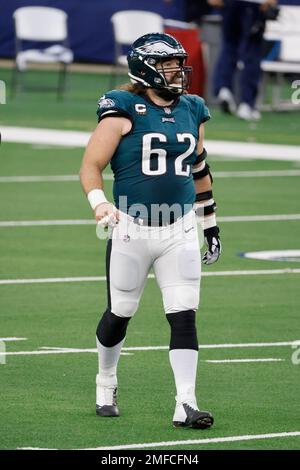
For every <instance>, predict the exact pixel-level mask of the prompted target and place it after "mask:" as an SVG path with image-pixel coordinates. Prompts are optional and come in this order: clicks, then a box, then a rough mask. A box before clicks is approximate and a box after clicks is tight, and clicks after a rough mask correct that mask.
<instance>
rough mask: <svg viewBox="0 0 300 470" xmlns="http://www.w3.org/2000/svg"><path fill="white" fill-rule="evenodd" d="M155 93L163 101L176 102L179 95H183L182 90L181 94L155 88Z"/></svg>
mask: <svg viewBox="0 0 300 470" xmlns="http://www.w3.org/2000/svg"><path fill="white" fill-rule="evenodd" d="M153 91H154V93H155V94H156V95H157V96H159V97H160V98H162V99H163V100H165V101H172V100H173V101H174V100H175V99H176V98H177V97H178V96H179V95H181V93H182V91H181V90H180V92H177V93H176V91H175V92H173V91H170V90H168V89H166V88H161V89H159V88H154V89H153Z"/></svg>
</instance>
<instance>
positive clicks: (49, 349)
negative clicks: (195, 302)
mask: <svg viewBox="0 0 300 470" xmlns="http://www.w3.org/2000/svg"><path fill="white" fill-rule="evenodd" d="M283 346H290V347H291V346H292V347H297V346H300V340H293V341H278V342H265V343H224V344H199V349H235V348H240V349H245V348H265V347H283ZM168 349H169V346H129V347H124V348H122V354H123V355H125V356H126V355H132V353H133V352H140V351H143V352H145V351H167V350H168ZM82 353H83V354H84V353H94V354H96V353H97V348H63V347H56V346H43V347H40V348H39V349H38V350H36V351H10V352H6V353H4V352H3V353H0V355H6V356H41V355H49V354H82ZM284 360H285V359H281V358H249V359H248V358H246V359H214V360H212V359H207V360H201V361H202V362H208V363H216V364H217V363H220V364H221V363H239V362H280V361H284Z"/></svg>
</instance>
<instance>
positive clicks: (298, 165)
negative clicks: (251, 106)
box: [0, 0, 300, 450]
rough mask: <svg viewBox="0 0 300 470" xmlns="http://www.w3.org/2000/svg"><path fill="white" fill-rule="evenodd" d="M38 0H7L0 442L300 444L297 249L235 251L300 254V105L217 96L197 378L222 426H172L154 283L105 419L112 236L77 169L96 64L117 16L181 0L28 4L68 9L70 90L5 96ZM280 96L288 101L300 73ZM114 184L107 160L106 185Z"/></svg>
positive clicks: (105, 84) (3, 25)
mask: <svg viewBox="0 0 300 470" xmlns="http://www.w3.org/2000/svg"><path fill="white" fill-rule="evenodd" d="M289 3H291V2H289ZM28 4H29V3H28V2H25V1H12V2H9V3H7V2H4V1H1V2H0V7H1V8H0V9H1V18H0V31H1V32H0V57H1V58H2V59H0V67H1V68H0V80H2V81H4V82H5V83H6V85H7V102H6V104H5V105H0V132H1V134H2V144H1V147H0V193H1V197H0V255H1V263H0V340H1V343H0V344H1V348H2V351H3V350H5V351H6V353H7V354H6V356H5V357H4V356H3V355H2V356H0V357H1V361H0V362H1V363H0V389H1V402H0V414H1V421H2V432H1V437H0V448H1V449H16V448H28V447H31V448H58V449H69V448H70V449H79V448H102V447H105V448H107V447H109V448H120V449H127V448H142V449H143V448H147V446H148V448H149V449H173V450H181V449H185V450H192V449H195V450H202V449H299V448H300V440H299V436H300V427H299V419H298V416H297V409H298V400H299V374H300V364H299V357H300V354H299V353H298V349H297V345H296V344H295V341H296V340H299V339H300V335H299V306H300V294H299V273H300V259H299V257H298V258H295V259H294V260H291V259H290V260H287V261H285V260H283V259H281V260H280V261H272V260H265V261H262V260H257V259H246V258H243V257H241V256H240V253H243V252H250V251H262V250H279V251H282V250H299V249H300V247H299V239H300V225H299V224H300V222H299V220H300V208H299V187H300V186H299V176H300V132H299V127H300V126H299V123H300V120H299V118H300V111H299V110H297V109H296V110H293V111H290V112H264V113H263V118H262V120H261V121H260V122H258V123H253V122H243V121H240V120H238V119H237V118H235V117H227V116H225V117H224V115H222V114H221V113H220V112H219V110H218V109H217V108H216V107H214V106H212V107H211V111H212V116H213V119H212V120H211V121H210V123H208V124H207V125H206V141H207V144H206V147H207V150H208V153H209V159H210V161H211V167H212V170H213V172H214V175H215V182H214V193H215V197H216V200H217V202H218V207H219V209H218V218H219V224H220V227H221V235H222V241H223V247H224V251H223V255H222V258H221V259H220V260H219V262H218V263H217V264H216V265H213V266H211V267H209V268H208V267H206V268H204V269H203V271H204V276H203V279H202V294H201V295H202V303H201V308H200V310H199V314H198V319H197V322H198V323H197V326H198V332H199V342H200V362H199V379H198V381H199V383H198V389H199V403H200V405H201V407H203V408H204V409H206V408H208V409H212V410H213V412H214V415H215V417H216V423H215V426H214V427H213V428H212V429H211V430H209V431H203V432H201V433H199V432H198V431H192V430H191V431H190V432H186V431H183V430H175V429H172V427H171V422H170V421H171V416H172V412H173V407H174V396H173V395H174V390H173V382H172V380H173V379H172V376H171V370H170V367H169V364H168V354H167V345H168V336H169V330H168V325H167V324H166V321H165V318H164V315H163V311H162V303H161V299H160V294H159V291H158V288H157V286H156V283H155V280H153V279H152V278H151V279H150V280H149V282H148V284H147V287H146V289H145V293H144V295H143V299H142V303H141V306H140V308H139V311H138V312H137V315H136V317H135V319H134V320H133V322H132V324H131V325H130V328H129V333H128V337H127V340H126V344H125V349H124V355H123V356H122V357H121V364H120V376H119V384H120V408H121V410H122V417H120V418H119V419H118V420H111V421H108V422H107V421H105V422H103V421H101V420H99V419H98V418H97V417H96V416H95V414H94V398H95V397H94V394H95V385H94V379H95V373H96V367H97V358H96V353H95V343H94V337H95V336H94V335H95V327H96V324H97V321H98V318H99V315H100V312H101V311H102V310H103V308H104V306H105V302H106V289H105V278H104V275H105V265H104V252H105V244H104V243H103V242H100V241H99V240H98V239H97V238H96V236H95V228H94V224H93V219H92V214H91V211H90V209H89V207H88V205H87V202H86V200H85V197H84V195H83V194H82V191H81V188H80V185H79V181H78V176H77V175H78V171H79V167H80V161H81V158H82V153H83V148H84V143H85V142H86V139H87V138H88V135H89V134H90V133H91V132H92V130H93V128H94V127H95V125H96V119H95V117H96V115H95V111H96V103H97V100H98V98H99V96H100V95H101V94H103V93H104V92H105V91H106V90H107V89H109V87H110V78H111V76H110V74H111V68H110V67H107V65H106V66H103V65H101V64H102V63H105V64H110V63H111V62H112V57H113V36H112V30H111V25H110V21H109V18H110V16H111V14H112V13H113V12H115V11H117V10H119V9H121V8H122V9H123V8H125V7H126V8H130V9H131V8H138V9H142V8H143V9H146V10H149V9H150V7H151V10H152V11H156V12H158V13H160V14H162V15H163V16H164V17H167V18H173V19H177V20H183V19H184V2H183V1H176V2H172V3H166V2H163V1H159V2H143V1H140V2H137V1H126V2H121V1H117V0H116V1H115V2H107V1H98V2H97V1H89V2H79V1H78V2H77V1H72V2H64V1H57V2H56V1H51V2H42V1H39V2H37V1H32V2H30V5H33V4H39V5H47V6H56V7H59V8H62V9H64V10H65V11H67V12H68V14H69V25H70V38H71V47H72V49H73V50H74V52H75V62H76V64H73V65H72V68H71V72H70V74H69V87H68V91H67V93H66V96H65V97H64V99H63V100H61V101H57V100H56V96H55V93H53V92H46V91H34V92H23V93H20V94H18V95H17V96H16V97H15V98H14V99H12V98H11V97H10V83H11V73H12V65H13V62H12V61H11V58H12V57H13V24H12V20H11V14H12V12H13V10H14V9H15V8H17V7H19V6H24V5H28ZM125 4H126V5H125ZM82 12H84V17H85V18H86V20H85V21H83V20H82V18H83V16H82V15H83V14H82ZM89 62H90V63H93V66H92V67H90V66H89ZM82 63H84V67H82ZM95 65H96V67H95ZM296 78H297V77H296ZM294 79H295V77H293V80H294ZM125 80H126V76H123V77H120V81H125ZM28 81H29V82H30V83H31V84H32V85H38V84H40V83H44V82H48V81H49V83H55V81H56V72H55V71H54V70H51V69H50V70H49V69H47V68H44V69H38V70H37V69H35V70H33V71H31V72H28ZM283 95H284V96H285V97H286V98H287V99H290V97H291V77H288V79H287V80H286V81H285V83H284V85H283ZM28 128H33V129H34V130H33V131H30V130H29V129H28ZM37 129H38V130H40V131H41V130H43V129H44V130H45V131H46V130H47V129H54V130H56V131H60V132H62V133H61V134H47V133H46V134H43V133H40V132H39V131H38V130H37ZM63 131H66V133H63ZM74 131H75V132H74ZM257 144H263V145H262V146H258V145H257ZM111 187H112V180H111V174H110V172H109V169H108V170H107V173H106V180H105V188H106V192H107V194H108V196H110V195H111ZM298 348H299V346H298ZM3 357H4V359H3ZM137 403H138V404H139V408H140V410H141V411H139V412H137V406H136V405H137ZM224 439H225V441H224ZM188 440H189V441H191V442H187V441H188Z"/></svg>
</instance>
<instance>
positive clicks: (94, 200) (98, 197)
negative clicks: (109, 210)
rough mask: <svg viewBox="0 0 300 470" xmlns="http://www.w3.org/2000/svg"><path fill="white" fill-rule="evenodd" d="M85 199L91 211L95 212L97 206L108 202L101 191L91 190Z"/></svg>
mask: <svg viewBox="0 0 300 470" xmlns="http://www.w3.org/2000/svg"><path fill="white" fill-rule="evenodd" d="M87 198H88V201H89V203H90V205H91V208H92V209H93V210H95V208H96V207H97V206H99V204H102V203H103V202H108V201H107V199H106V197H105V194H104V192H103V191H102V189H92V191H90V192H89V193H88V195H87Z"/></svg>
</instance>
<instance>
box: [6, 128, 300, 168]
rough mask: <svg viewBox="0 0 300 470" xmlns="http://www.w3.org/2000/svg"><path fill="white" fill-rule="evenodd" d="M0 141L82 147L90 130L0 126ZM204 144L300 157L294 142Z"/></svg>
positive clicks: (263, 155)
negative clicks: (281, 143) (277, 143)
mask: <svg viewBox="0 0 300 470" xmlns="http://www.w3.org/2000/svg"><path fill="white" fill-rule="evenodd" d="M1 135H2V141H3V143H5V142H16V143H26V144H43V145H45V144H46V145H53V146H56V145H58V146H66V147H85V146H86V145H87V143H88V140H89V138H90V135H91V133H90V132H79V131H61V130H56V129H41V128H30V127H13V126H1ZM205 147H206V149H207V151H208V153H209V154H211V155H224V156H229V157H235V156H237V157H244V158H247V159H249V158H253V159H255V160H257V159H265V160H284V161H300V148H299V146H296V145H274V144H256V143H245V142H233V141H222V140H220V141H214V140H206V141H205Z"/></svg>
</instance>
